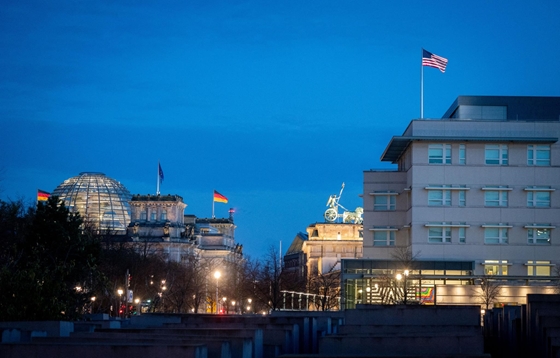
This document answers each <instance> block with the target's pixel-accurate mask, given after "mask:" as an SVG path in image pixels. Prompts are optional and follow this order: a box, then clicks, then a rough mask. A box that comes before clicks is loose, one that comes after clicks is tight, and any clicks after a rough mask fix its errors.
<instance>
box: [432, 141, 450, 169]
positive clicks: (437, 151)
mask: <svg viewBox="0 0 560 358" xmlns="http://www.w3.org/2000/svg"><path fill="white" fill-rule="evenodd" d="M428 162H429V163H430V164H451V144H430V145H429V146H428Z"/></svg>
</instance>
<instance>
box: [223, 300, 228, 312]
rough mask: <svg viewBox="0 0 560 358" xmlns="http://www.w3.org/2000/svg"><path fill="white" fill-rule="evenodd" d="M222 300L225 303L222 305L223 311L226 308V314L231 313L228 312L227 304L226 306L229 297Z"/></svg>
mask: <svg viewBox="0 0 560 358" xmlns="http://www.w3.org/2000/svg"><path fill="white" fill-rule="evenodd" d="M222 300H223V301H224V303H223V304H222V309H224V307H225V308H226V309H225V310H224V313H229V312H227V304H226V301H227V297H223V298H222Z"/></svg>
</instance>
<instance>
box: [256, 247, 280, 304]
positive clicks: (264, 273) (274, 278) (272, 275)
mask: <svg viewBox="0 0 560 358" xmlns="http://www.w3.org/2000/svg"><path fill="white" fill-rule="evenodd" d="M251 271H252V272H251V280H252V281H253V288H254V293H255V297H256V299H257V300H258V302H257V303H259V304H260V305H262V306H263V307H266V308H267V309H268V310H273V311H275V310H278V309H280V307H281V306H280V305H281V303H282V294H281V291H282V286H281V284H282V281H281V277H282V266H281V262H280V256H279V253H278V250H277V249H276V248H275V247H274V246H271V247H270V248H269V249H268V252H267V254H266V255H265V258H264V259H263V260H262V261H258V262H255V263H254V265H253V266H252V267H251Z"/></svg>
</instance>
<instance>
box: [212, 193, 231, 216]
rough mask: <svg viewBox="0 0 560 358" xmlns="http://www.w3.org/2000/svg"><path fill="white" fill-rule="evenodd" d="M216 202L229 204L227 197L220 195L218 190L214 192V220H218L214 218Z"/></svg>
mask: <svg viewBox="0 0 560 358" xmlns="http://www.w3.org/2000/svg"><path fill="white" fill-rule="evenodd" d="M216 202H218V203H224V204H227V202H228V199H227V198H226V197H225V196H223V195H222V194H220V193H218V192H217V191H216V190H214V195H213V197H212V219H215V218H216V217H215V216H214V204H215V203H216Z"/></svg>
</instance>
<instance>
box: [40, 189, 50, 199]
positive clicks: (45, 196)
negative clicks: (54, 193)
mask: <svg viewBox="0 0 560 358" xmlns="http://www.w3.org/2000/svg"><path fill="white" fill-rule="evenodd" d="M50 196H51V193H49V192H46V191H44V190H41V189H38V190H37V201H47V200H49V198H50Z"/></svg>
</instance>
